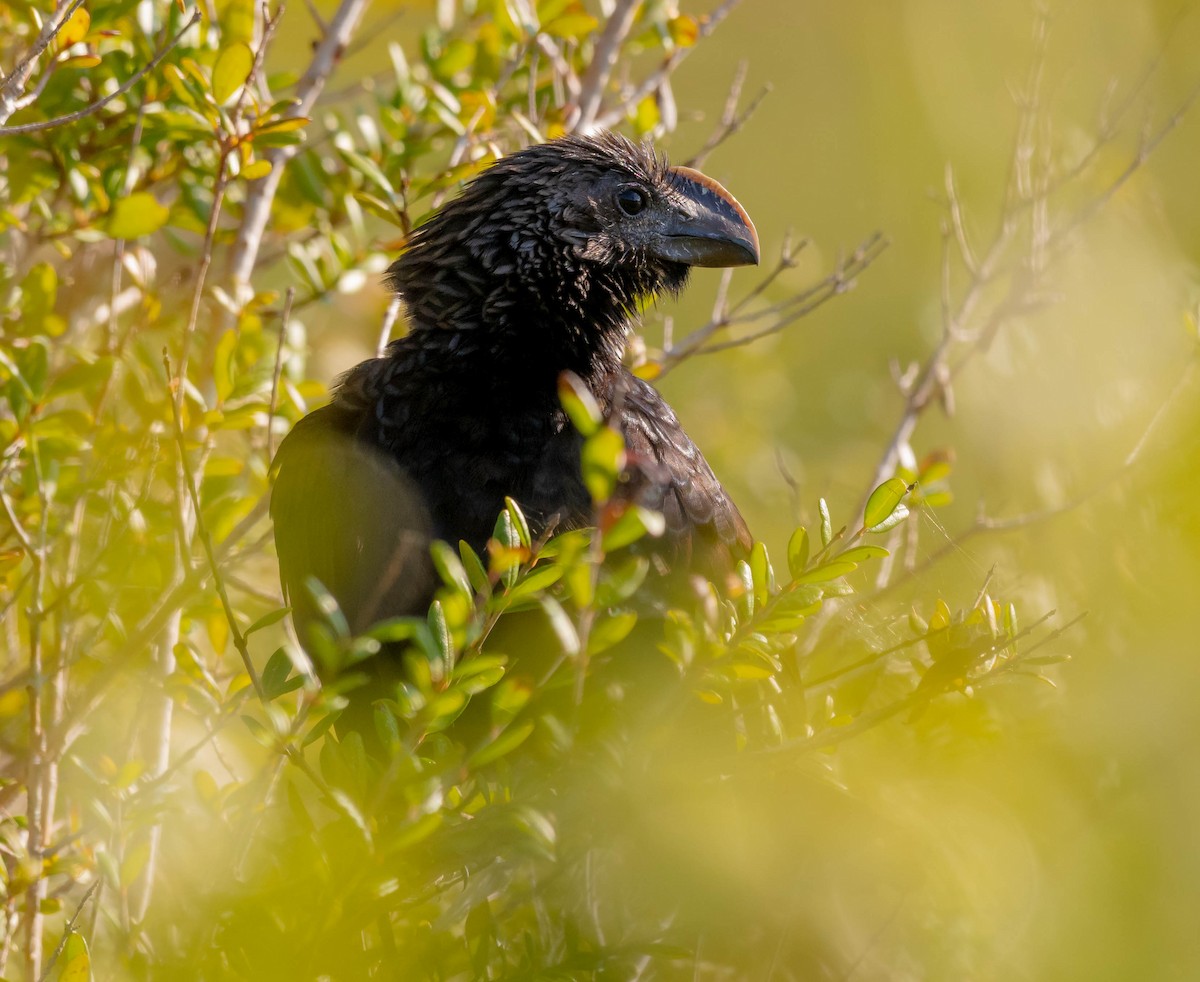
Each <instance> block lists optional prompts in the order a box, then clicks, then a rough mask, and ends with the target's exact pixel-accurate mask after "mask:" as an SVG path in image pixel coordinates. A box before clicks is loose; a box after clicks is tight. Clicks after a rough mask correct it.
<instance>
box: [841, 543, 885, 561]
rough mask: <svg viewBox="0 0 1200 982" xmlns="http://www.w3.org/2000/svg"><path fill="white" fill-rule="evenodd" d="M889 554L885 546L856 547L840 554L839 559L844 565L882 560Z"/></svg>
mask: <svg viewBox="0 0 1200 982" xmlns="http://www.w3.org/2000/svg"><path fill="white" fill-rule="evenodd" d="M887 554H888V551H887V550H886V549H885V548H883V546H855V547H854V548H853V549H847V550H846V551H845V552H839V553H838V555H837V559H838V562H842V563H861V562H863V561H864V560H867V559H882V558H883V557H884V556H886V555H887Z"/></svg>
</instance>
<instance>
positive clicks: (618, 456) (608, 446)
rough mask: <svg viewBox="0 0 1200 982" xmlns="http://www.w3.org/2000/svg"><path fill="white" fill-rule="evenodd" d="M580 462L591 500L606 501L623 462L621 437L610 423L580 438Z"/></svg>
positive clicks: (598, 502) (622, 440) (614, 486)
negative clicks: (582, 438) (582, 439)
mask: <svg viewBox="0 0 1200 982" xmlns="http://www.w3.org/2000/svg"><path fill="white" fill-rule="evenodd" d="M580 466H581V468H582V470H583V483H584V485H585V486H586V487H587V489H588V492H589V493H590V494H591V496H592V501H594V502H596V503H597V504H600V503H602V502H605V501H608V499H609V498H611V497H612V494H613V491H614V490H615V489H616V486H617V478H618V477H619V476H620V473H621V470H622V469H623V468H624V466H625V439H624V437H622V436H621V434H620V432H618V431H617V430H616V429H614V428H613V427H611V426H602V427H600V428H599V429H598V430H596V432H595V433H593V434H592V435H591V436H589V437H588V438H587V439H586V440H585V441H584V442H583V451H582V454H581V456H580Z"/></svg>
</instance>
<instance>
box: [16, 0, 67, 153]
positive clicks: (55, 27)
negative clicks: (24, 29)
mask: <svg viewBox="0 0 1200 982" xmlns="http://www.w3.org/2000/svg"><path fill="white" fill-rule="evenodd" d="M82 3H83V0H71V2H70V3H69V4H67V3H59V5H58V6H57V7H56V8H55V11H54V13H53V14H52V15H51V16H50V17H49V18H48V19H47V20H46V23H44V24H43V25H42V29H41V30H40V31H38V36H37V38H36V39H35V40H34V42H33V47H31V48H30V49H29V51H28V52H27V53H26V55H25V57H24V58H22V59H21V60H20V61H18V62H17V64H16V65H15V66H14V67H13V70H12V71H11V72H9V73H8V75H7V76H6V77H5V79H4V81H3V82H2V83H0V123H3V122H4V121H5V120H7V119H8V117H9V116H11V115H12V114H13V113H14V112H16V111H17V109H18V108H19V107H20V100H21V95H22V93H23V92H24V91H25V86H26V84H27V83H28V82H29V78H30V76H31V75H32V74H33V69H34V66H35V65H36V64H37V60H38V59H39V58H40V57H41V56H42V53H43V52H44V51H45V50H46V49H47V48H48V47H50V42H51V41H53V40H54V39H55V38H56V37H58V34H59V32H60V31H62V29H63V28H64V27H66V26H67V21H69V20H70V19H71V15H72V14H74V13H75V11H76V10H77V9H78V8H79V6H80V4H82ZM0 132H3V128H2V127H0Z"/></svg>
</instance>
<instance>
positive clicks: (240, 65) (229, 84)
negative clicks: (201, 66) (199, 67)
mask: <svg viewBox="0 0 1200 982" xmlns="http://www.w3.org/2000/svg"><path fill="white" fill-rule="evenodd" d="M252 67H254V53H253V52H252V51H251V50H250V45H248V44H246V43H244V42H242V41H235V42H234V43H233V44H231V45H229V46H228V47H225V48H222V49H221V53H220V54H219V55H217V61H216V64H214V65H213V72H212V94H213V98H214V99H216V100H217V104H218V105H224V104H225V103H226V102H227V101H228V100H229V98H230V97H231V96H232V95H233V94H234V93H235V92H236V91H237V90H238V89H240V88H241V87H242V86H243V85H245V84H246V79H248V78H249V77H250V69H251V68H252Z"/></svg>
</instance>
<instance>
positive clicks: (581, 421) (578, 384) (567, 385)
mask: <svg viewBox="0 0 1200 982" xmlns="http://www.w3.org/2000/svg"><path fill="white" fill-rule="evenodd" d="M558 401H559V402H561V403H562V407H563V409H565V410H566V413H567V415H568V416H569V417H570V419H571V422H572V423H573V424H574V425H575V429H577V430H578V431H579V432H580V433H582V434H583V435H584V436H591V435H592V434H593V433H595V432H596V430H598V429H600V424H601V423H602V422H603V421H604V417H603V416H602V415H601V413H600V405H599V404H598V403H597V402H596V397H595V396H593V395H592V392H591V390H590V389H589V388H588V387H587V386H586V385H584V384H583V380H582V379H581V378H580V377H579V376H578V375H576V374H575V373H574V372H563V373H562V374H561V375H560V376H559V377H558Z"/></svg>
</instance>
